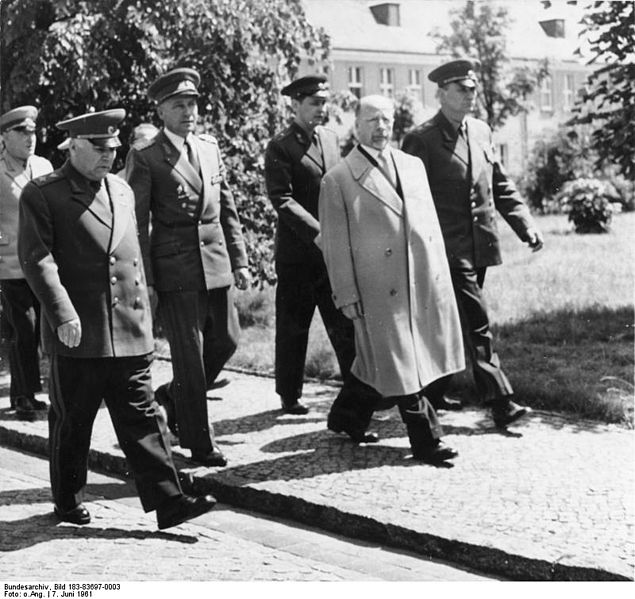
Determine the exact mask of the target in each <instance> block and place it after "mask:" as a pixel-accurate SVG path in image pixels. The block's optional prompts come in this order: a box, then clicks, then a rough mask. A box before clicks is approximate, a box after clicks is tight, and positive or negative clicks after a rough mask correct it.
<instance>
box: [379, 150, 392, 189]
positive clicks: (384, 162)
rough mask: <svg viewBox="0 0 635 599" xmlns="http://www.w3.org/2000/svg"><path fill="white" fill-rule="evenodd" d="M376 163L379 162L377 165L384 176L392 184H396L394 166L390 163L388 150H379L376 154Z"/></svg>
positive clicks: (390, 158)
mask: <svg viewBox="0 0 635 599" xmlns="http://www.w3.org/2000/svg"><path fill="white" fill-rule="evenodd" d="M377 163H378V164H379V167H380V168H381V170H382V171H383V172H384V174H385V175H386V177H388V180H389V181H390V182H391V183H392V184H393V186H396V184H397V177H396V176H395V167H394V165H393V163H392V157H391V156H390V150H388V151H385V152H380V153H379V155H378V156H377Z"/></svg>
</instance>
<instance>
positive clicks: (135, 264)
mask: <svg viewBox="0 0 635 599" xmlns="http://www.w3.org/2000/svg"><path fill="white" fill-rule="evenodd" d="M137 264H139V260H137V259H136V258H135V259H134V260H133V261H132V265H133V266H137Z"/></svg>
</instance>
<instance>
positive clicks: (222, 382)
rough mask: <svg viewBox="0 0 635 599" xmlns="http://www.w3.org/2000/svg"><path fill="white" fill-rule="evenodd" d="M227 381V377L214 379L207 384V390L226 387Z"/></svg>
mask: <svg viewBox="0 0 635 599" xmlns="http://www.w3.org/2000/svg"><path fill="white" fill-rule="evenodd" d="M229 383H230V380H229V379H216V380H215V381H214V382H213V383H211V384H210V385H208V387H207V390H208V391H212V390H213V389H222V388H223V387H227V385H229Z"/></svg>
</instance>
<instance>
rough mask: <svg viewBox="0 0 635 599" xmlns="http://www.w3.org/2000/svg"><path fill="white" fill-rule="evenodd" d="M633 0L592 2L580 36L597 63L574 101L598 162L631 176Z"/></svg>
mask: <svg viewBox="0 0 635 599" xmlns="http://www.w3.org/2000/svg"><path fill="white" fill-rule="evenodd" d="M634 6H635V5H634V3H633V2H632V0H616V1H612V2H607V1H601V2H593V4H592V5H591V6H589V7H588V9H587V12H586V13H585V15H584V17H583V19H582V25H583V26H584V29H583V31H582V33H581V35H583V36H585V38H586V39H587V40H588V43H589V48H590V52H591V54H592V58H591V60H590V61H589V64H593V63H599V64H600V66H598V68H597V69H596V70H595V71H594V72H593V73H591V74H590V75H589V76H588V78H587V82H586V85H585V87H584V89H583V90H582V95H581V98H580V99H579V100H578V102H577V103H576V106H575V108H574V112H575V113H576V114H575V116H574V118H573V119H572V122H573V123H588V124H591V125H592V126H593V128H594V131H593V136H592V144H593V147H594V149H595V150H596V151H597V153H598V156H599V159H598V160H599V162H600V163H601V164H611V163H613V164H616V165H618V167H619V168H620V170H621V172H622V173H623V174H624V176H625V177H627V178H629V179H633V177H634V176H635V59H634V55H633V40H634V39H635V14H634Z"/></svg>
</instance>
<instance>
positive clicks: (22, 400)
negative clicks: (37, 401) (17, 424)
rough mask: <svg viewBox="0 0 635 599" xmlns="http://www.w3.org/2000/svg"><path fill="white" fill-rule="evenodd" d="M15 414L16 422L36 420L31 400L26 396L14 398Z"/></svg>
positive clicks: (35, 409)
mask: <svg viewBox="0 0 635 599" xmlns="http://www.w3.org/2000/svg"><path fill="white" fill-rule="evenodd" d="M15 414H16V416H17V417H18V420H35V419H36V418H37V408H36V407H35V405H34V404H33V399H32V398H30V397H27V396H26V395H19V396H18V397H16V398H15Z"/></svg>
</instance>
